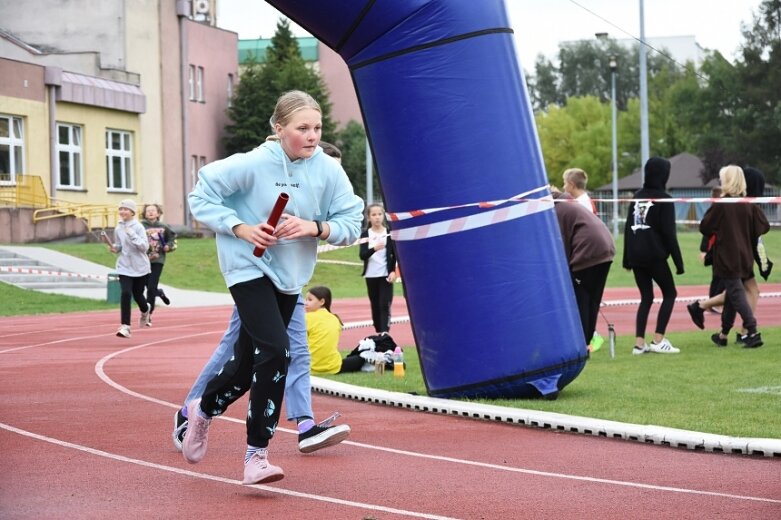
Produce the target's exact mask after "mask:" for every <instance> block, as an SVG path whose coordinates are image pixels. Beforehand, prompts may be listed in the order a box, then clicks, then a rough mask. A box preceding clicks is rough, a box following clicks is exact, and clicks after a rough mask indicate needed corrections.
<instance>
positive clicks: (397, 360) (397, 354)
mask: <svg viewBox="0 0 781 520" xmlns="http://www.w3.org/2000/svg"><path fill="white" fill-rule="evenodd" d="M393 376H394V377H404V353H403V352H402V351H401V347H396V350H394V351H393Z"/></svg>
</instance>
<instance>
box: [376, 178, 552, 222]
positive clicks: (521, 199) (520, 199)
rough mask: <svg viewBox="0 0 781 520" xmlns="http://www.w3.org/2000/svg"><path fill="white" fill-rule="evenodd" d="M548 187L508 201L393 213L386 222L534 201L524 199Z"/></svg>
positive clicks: (388, 215) (536, 189)
mask: <svg viewBox="0 0 781 520" xmlns="http://www.w3.org/2000/svg"><path fill="white" fill-rule="evenodd" d="M547 189H548V186H547V185H545V186H540V187H539V188H534V189H533V190H529V191H526V192H523V193H519V194H518V195H516V196H514V197H510V198H509V199H504V200H493V201H485V202H469V203H467V204H458V205H455V206H445V207H441V208H430V209H418V210H415V211H401V212H395V213H387V214H386V215H387V218H388V220H391V221H393V222H396V221H399V220H407V219H410V218H415V217H421V216H423V215H431V214H432V213H437V212H438V211H447V210H451V209H459V208H471V207H477V208H494V207H496V206H501V205H502V204H507V203H508V202H525V201H527V200H535V199H526V197H528V196H529V195H534V194H535V193H539V192H541V191H544V190H547Z"/></svg>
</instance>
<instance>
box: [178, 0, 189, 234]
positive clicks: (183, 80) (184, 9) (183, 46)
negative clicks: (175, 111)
mask: <svg viewBox="0 0 781 520" xmlns="http://www.w3.org/2000/svg"><path fill="white" fill-rule="evenodd" d="M191 13H192V3H191V2H190V1H189V0H177V1H176V15H177V16H178V17H179V64H180V82H179V83H180V85H181V95H182V204H183V205H182V210H183V211H184V225H185V226H187V227H190V225H191V224H192V215H191V214H190V205H189V204H188V203H187V195H188V194H189V193H190V191H191V190H192V186H191V185H190V161H189V158H190V146H189V142H190V129H189V122H190V118H189V114H188V106H189V97H190V95H189V87H188V83H187V72H188V66H189V64H188V63H187V24H186V23H185V22H186V21H187V20H188V19H189V18H190V14H191Z"/></svg>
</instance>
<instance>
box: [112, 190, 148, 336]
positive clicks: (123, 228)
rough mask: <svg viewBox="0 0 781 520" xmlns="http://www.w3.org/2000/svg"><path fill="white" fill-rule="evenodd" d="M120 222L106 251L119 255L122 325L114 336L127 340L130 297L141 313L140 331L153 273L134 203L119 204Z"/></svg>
mask: <svg viewBox="0 0 781 520" xmlns="http://www.w3.org/2000/svg"><path fill="white" fill-rule="evenodd" d="M119 218H120V220H119V222H118V223H117V227H116V228H115V229H114V243H113V244H111V245H110V246H109V251H111V252H112V253H117V254H118V256H117V267H116V271H117V274H118V275H119V285H120V287H121V289H122V295H121V296H120V304H119V305H120V313H121V316H120V317H121V320H122V324H121V325H120V326H119V329H117V336H119V337H122V338H129V337H130V297H131V296H132V297H133V299H134V300H135V301H136V304H137V305H138V309H139V310H140V311H141V318H139V326H141V327H143V326H145V325H147V323H148V322H149V305H148V304H147V301H146V298H144V289H145V288H146V282H147V279H148V278H149V273H150V272H151V271H152V270H151V268H150V266H149V257H148V256H147V255H146V251H147V249H149V241H148V240H147V236H146V230H145V229H144V226H142V225H141V223H140V222H139V221H138V220H136V203H135V201H133V200H130V199H125V200H123V201H122V202H120V203H119Z"/></svg>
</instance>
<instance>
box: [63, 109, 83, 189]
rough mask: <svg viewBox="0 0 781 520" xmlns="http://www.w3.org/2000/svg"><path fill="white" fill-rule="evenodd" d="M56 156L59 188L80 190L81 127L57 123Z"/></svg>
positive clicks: (81, 184)
mask: <svg viewBox="0 0 781 520" xmlns="http://www.w3.org/2000/svg"><path fill="white" fill-rule="evenodd" d="M57 156H58V158H59V161H60V177H59V183H60V184H59V187H60V188H82V187H83V183H82V175H81V172H82V160H81V158H82V150H81V127H80V126H76V125H68V124H63V123H57Z"/></svg>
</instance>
